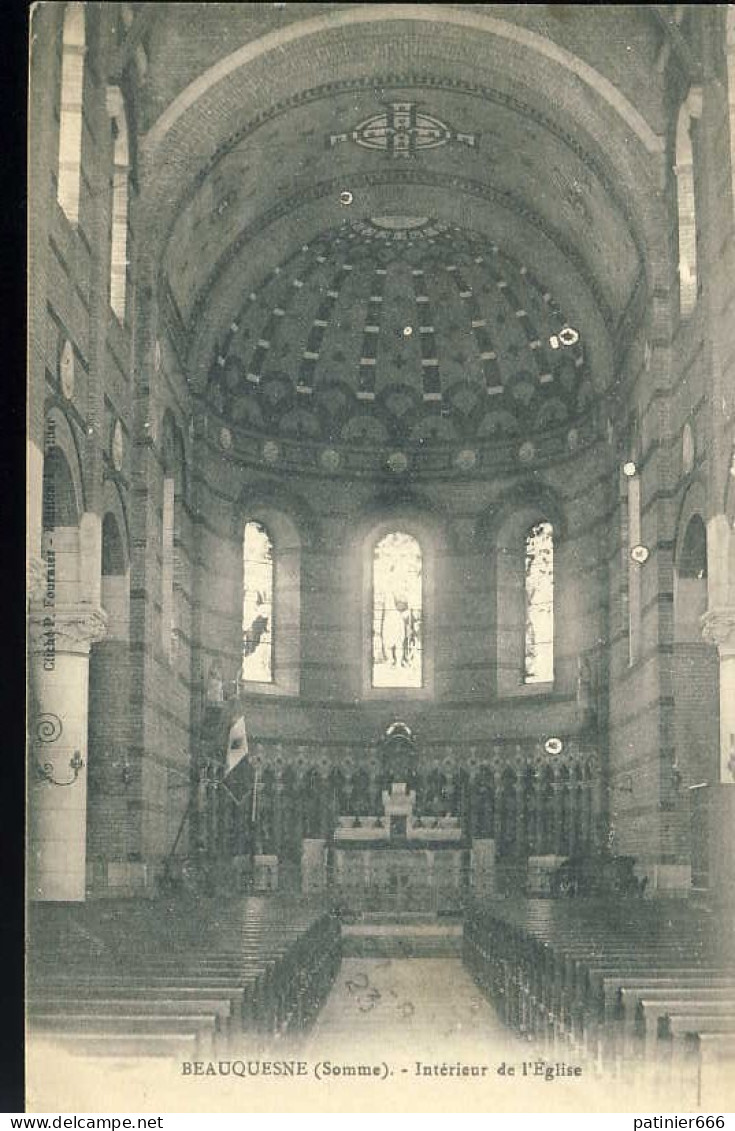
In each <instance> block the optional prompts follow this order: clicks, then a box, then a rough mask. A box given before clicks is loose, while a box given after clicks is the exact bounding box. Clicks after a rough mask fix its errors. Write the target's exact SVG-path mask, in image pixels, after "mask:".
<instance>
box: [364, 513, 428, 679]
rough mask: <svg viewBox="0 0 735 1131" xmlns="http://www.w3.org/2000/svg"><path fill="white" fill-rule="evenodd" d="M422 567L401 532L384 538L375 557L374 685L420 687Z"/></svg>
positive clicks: (418, 553) (411, 543)
mask: <svg viewBox="0 0 735 1131" xmlns="http://www.w3.org/2000/svg"><path fill="white" fill-rule="evenodd" d="M422 604H423V563H422V558H421V547H420V546H419V544H418V542H417V541H416V539H415V538H412V537H411V535H410V534H405V533H403V532H402V531H394V532H392V533H391V534H386V535H385V537H384V538H381V540H380V541H379V542H378V544H377V546H376V547H375V551H374V554H373V657H372V659H373V665H372V668H373V680H372V683H373V687H407V688H410V687H421V686H422V682H423V668H422V647H421V645H422V630H423V623H422Z"/></svg>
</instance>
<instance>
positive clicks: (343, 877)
mask: <svg viewBox="0 0 735 1131" xmlns="http://www.w3.org/2000/svg"><path fill="white" fill-rule="evenodd" d="M415 803H416V795H415V793H414V792H413V791H409V790H408V789H407V786H406V783H405V782H394V783H393V784H392V785H391V788H390V790H385V791H384V792H383V813H382V814H381V815H379V816H366V817H339V818H338V822H337V827H336V828H335V830H334V834H333V837H332V843H331V845H330V849H329V854H328V870H329V873H330V886H331V887H332V888H333V889H334V891H335V893H336V894H337V895H338V898H339V900H340V903H341V904H342V907H343V909H344V911H345V912H347V913H360V912H366V911H368V912H369V911H372V912H383V913H394V914H404V913H414V914H416V913H422V914H427V915H436V914H451V913H453V912H454V913H456V912H459V911H460V910H461V896H462V890H463V888H464V886H465V883H464V876H465V871H466V866H467V859H466V858H467V852H466V849H465V847H464V845H463V842H462V830H461V827H460V823H459V820H458V818H457V817H452V816H439V817H435V816H424V817H421V816H416V815H414V808H415Z"/></svg>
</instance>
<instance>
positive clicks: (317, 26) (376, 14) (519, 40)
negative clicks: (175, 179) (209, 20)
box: [146, 4, 662, 153]
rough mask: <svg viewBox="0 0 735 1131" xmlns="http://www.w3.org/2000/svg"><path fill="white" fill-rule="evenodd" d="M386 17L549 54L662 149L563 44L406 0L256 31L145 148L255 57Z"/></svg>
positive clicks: (178, 101) (171, 109)
mask: <svg viewBox="0 0 735 1131" xmlns="http://www.w3.org/2000/svg"><path fill="white" fill-rule="evenodd" d="M386 20H396V21H408V20H411V21H421V22H427V21H428V22H430V23H434V24H448V25H452V26H456V27H461V28H464V29H467V30H468V31H471V32H480V33H485V34H490V35H494V36H495V37H497V38H498V39H501V40H503V41H505V43H506V44H514V45H517V46H520V47H521V48H523V49H525V50H526V51H528V52H529V53H530V54H531V55H532V56H533V55H536V56H541V57H543V58H545V59H547V60H550V61H552V62H553V63H555V64H557V65H558V66H560V67H562V68H563V69H564V70H565V71H566V72H568V74H569V75H570V76H574V77H575V78H576V79H577V80H580V81H581V82H583V83H584V84H585V85H586V86H588V87H589V88H590V89H591V90H593V91H594V92H595V93H596V94H597V95H598V96H599V97H600V98H601V99H602V100H603V102H605V103H606V104H607V105H608V106H609V107H610V108H612V110H613V111H614V113H615V114H616V116H617V117H619V118H620V119H621V121H622V122H623V123H624V125H625V127H627V129H628V130H629V131H630V132H631V133H632V134H633V136H634V137H635V138H636V139H637V140H638V141H639V142H640V143H641V144H642V145H643V147H644V148H645V149H646V150H647V151H648V152H649V153H657V152H660V151H661V149H662V142H661V139H660V138H659V137H658V135H657V134H656V133H655V131H654V130H653V129H652V128H651V126H649V124H648V122H647V121H646V120H645V118H644V117H643V115H642V114H640V112H639V111H638V110H636V108H635V107H634V106H633V104H632V103H631V102H630V101H629V100H628V99H627V98H626V97H625V95H623V94H622V93H621V91H619V90H618V89H617V87H615V86H614V84H613V83H611V82H610V80H609V79H607V78H606V77H605V76H604V75H602V74H600V72H599V71H596V70H595V69H594V68H593V67H591V66H590V65H589V64H588V63H585V62H584V61H583V60H582V59H580V58H579V57H578V56H576V55H574V54H573V53H572V52H570V51H567V50H566V48H563V47H561V46H560V45H559V44H558V43H555V42H554V41H553V40H551V39H547V38H546V37H544V36H541V35H539V34H538V33H536V32H533V31H531V30H530V29H528V28H524V27H519V26H518V25H516V24H513V23H510V22H508V21H506V20H502V19H499V18H498V17H497V16H491V15H488V14H486V13H484V12H477V11H474V12H470V11H466V10H465V11H463V10H461V9H456V8H453V7H450V6H449V5H439V4H437V5H434V6H433V7H432V9H431V10H430V12H427V11H426V10H425V9H423V8H416V7H415V6H413V5H410V4H394V5H391V6H390V7H388V6H385V5H371V6H368V5H361V6H359V7H354V8H351V9H347V10H343V11H337V12H330V13H328V14H326V15H318V16H314V17H312V18H311V19H307V20H303V21H299V22H298V23H296V24H290V25H288V26H286V27H283V28H279V29H278V30H276V31H273V32H270V33H268V34H267V35H264V36H261V37H259V38H258V39H256V40H254V41H253V42H251V43H248V44H246V45H245V46H243V47H240V48H238V49H237V50H236V51H233V52H232V53H231V54H230V55H228V56H226V57H225V58H224V59H220V60H219V61H218V62H217V63H215V64H214V65H213V66H211V67H210V68H208V70H206V71H205V72H204V74H202V75H200V76H199V77H198V78H197V79H195V80H194V81H193V82H192V83H190V84H189V86H187V87H186V88H185V90H183V91H182V92H181V93H180V94H179V95H178V97H177V98H175V99H174V101H173V102H172V103H171V104H170V105H169V106H167V108H166V109H165V110H164V111H163V113H162V114H161V115H160V116H159V118H158V119H157V120H156V122H154V124H153V125H152V127H151V129H150V130H149V131H148V134H147V136H146V147H147V148H150V149H155V148H156V147H158V146H159V145H160V144H161V143H162V141H163V140H164V138H165V137H166V136H167V134H169V133H170V131H171V130H172V129H173V128H174V127H175V126H177V125H178V124H179V122H180V120H181V119H182V118H183V117H184V116H185V114H186V113H187V111H189V110H190V109H192V107H194V106H195V105H196V103H197V102H198V101H199V100H200V99H201V98H202V97H204V96H205V95H206V94H208V93H209V92H210V91H212V90H213V89H214V88H215V87H217V86H219V84H220V83H222V82H223V81H225V80H226V79H227V78H228V77H229V76H230V75H231V74H233V73H234V72H235V71H237V70H239V69H240V68H242V67H244V66H247V65H248V64H249V63H251V62H252V61H253V60H254V59H257V58H258V57H260V56H262V55H266V54H269V53H271V52H278V51H282V50H283V49H284V47H286V46H287V45H288V44H290V43H293V42H296V41H299V40H303V39H308V38H309V37H310V36H312V35H318V34H320V33H323V32H327V31H330V30H333V29H334V28H338V27H347V26H357V25H366V24H367V25H369V24H371V23H374V22H376V21H386ZM531 65H532V63H531Z"/></svg>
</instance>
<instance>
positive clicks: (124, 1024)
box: [29, 1007, 221, 1060]
mask: <svg viewBox="0 0 735 1131" xmlns="http://www.w3.org/2000/svg"><path fill="white" fill-rule="evenodd" d="M29 1028H30V1029H31V1030H32V1031H34V1032H38V1033H43V1034H44V1035H49V1034H51V1033H62V1034H63V1035H64V1036H67V1035H73V1036H76V1035H79V1036H80V1037H85V1038H87V1039H88V1040H94V1039H98V1040H100V1041H105V1040H106V1039H107V1038H108V1037H112V1038H115V1037H119V1036H122V1037H125V1038H126V1039H128V1038H129V1039H130V1044H131V1047H134V1040H133V1038H135V1037H145V1036H156V1035H158V1034H161V1033H166V1034H169V1035H172V1034H178V1035H181V1036H182V1037H185V1038H190V1037H192V1036H193V1037H194V1040H195V1052H196V1054H197V1057H198V1059H200V1060H207V1059H210V1058H211V1057H214V1056H216V1055H217V1053H218V1052H220V1051H221V1050H220V1049H219V1048H218V1047H217V1041H216V1029H217V1019H216V1016H215V1015H214V1014H209V1015H204V1014H193V1015H191V1016H186V1017H184V1016H181V1015H174V1016H171V1015H170V1014H166V1013H158V1014H137V1015H136V1014H128V1013H126V1012H124V1011H121V1012H119V1013H118V1012H116V1013H111V1014H109V1013H108V1014H103V1013H99V1012H97V1011H94V1010H93V1011H91V1012H90V1011H87V1010H85V1009H82V1008H76V1009H73V1008H72V1007H69V1009H67V1010H63V1011H61V1012H51V1013H47V1012H40V1011H39V1012H34V1013H32V1014H31V1016H30V1018H29Z"/></svg>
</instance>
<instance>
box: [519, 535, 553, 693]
mask: <svg viewBox="0 0 735 1131" xmlns="http://www.w3.org/2000/svg"><path fill="white" fill-rule="evenodd" d="M525 565H526V568H525V574H526V647H525V665H524V680H525V682H526V683H551V682H552V681H553V679H554V530H553V527H552V525H551V523H550V522H539V523H538V524H537V525H536V526H532V527H531V529H530V530H529V532H528V534H527V536H526V563H525Z"/></svg>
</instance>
